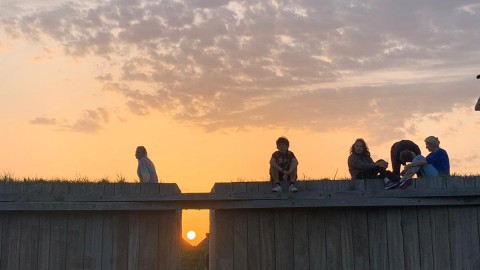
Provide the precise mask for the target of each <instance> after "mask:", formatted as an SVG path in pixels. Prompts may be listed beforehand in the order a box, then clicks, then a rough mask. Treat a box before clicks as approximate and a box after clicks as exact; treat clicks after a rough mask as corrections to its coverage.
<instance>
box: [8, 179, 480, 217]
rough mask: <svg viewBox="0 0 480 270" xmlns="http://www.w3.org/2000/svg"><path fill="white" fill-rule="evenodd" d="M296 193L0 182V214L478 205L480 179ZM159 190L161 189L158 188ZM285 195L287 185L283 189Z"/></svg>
mask: <svg viewBox="0 0 480 270" xmlns="http://www.w3.org/2000/svg"><path fill="white" fill-rule="evenodd" d="M297 186H298V188H299V190H300V192H298V193H288V192H284V193H272V192H271V190H270V189H271V184H270V183H268V182H242V183H217V184H215V186H214V188H213V192H212V193H180V190H179V189H178V187H177V186H176V184H160V185H158V184H127V183H119V184H111V183H98V184H97V183H93V184H92V183H85V184H68V183H22V182H19V183H16V182H11V183H10V182H5V183H0V211H43V210H48V211H127V210H135V211H141V210H181V209H248V208H252V209H253V208H310V207H315V208H316V207H370V206H372V207H374V206H378V207H383V206H442V205H443V206H449V205H479V204H480V178H477V177H451V178H430V179H428V178H425V179H418V180H416V181H415V182H414V184H413V185H412V186H410V187H408V188H407V189H405V190H398V189H396V190H384V189H383V181H382V180H378V179H375V180H373V179H372V180H354V181H329V180H321V181H300V182H298V183H297ZM159 187H160V188H159ZM285 190H286V186H285Z"/></svg>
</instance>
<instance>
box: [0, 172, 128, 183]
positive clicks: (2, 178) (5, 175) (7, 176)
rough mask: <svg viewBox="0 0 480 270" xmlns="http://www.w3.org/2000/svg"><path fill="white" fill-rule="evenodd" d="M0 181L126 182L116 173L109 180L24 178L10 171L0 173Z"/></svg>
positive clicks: (105, 178)
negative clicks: (114, 176) (113, 177)
mask: <svg viewBox="0 0 480 270" xmlns="http://www.w3.org/2000/svg"><path fill="white" fill-rule="evenodd" d="M0 182H49V183H51V182H57V183H126V182H127V179H126V178H125V177H124V176H122V175H118V174H117V176H116V178H115V179H113V180H111V179H110V178H109V177H103V178H100V179H94V180H92V179H89V178H88V177H86V176H82V175H77V176H76V177H75V178H73V179H66V178H42V177H37V176H36V177H33V178H30V177H24V178H17V177H15V176H14V175H13V174H11V173H3V175H0Z"/></svg>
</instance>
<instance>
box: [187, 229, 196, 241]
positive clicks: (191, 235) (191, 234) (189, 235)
mask: <svg viewBox="0 0 480 270" xmlns="http://www.w3.org/2000/svg"><path fill="white" fill-rule="evenodd" d="M187 238H188V240H195V238H197V233H196V232H195V231H188V232H187Z"/></svg>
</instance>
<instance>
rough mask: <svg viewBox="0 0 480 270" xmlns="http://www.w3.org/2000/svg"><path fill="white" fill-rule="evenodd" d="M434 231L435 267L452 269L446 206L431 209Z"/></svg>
mask: <svg viewBox="0 0 480 270" xmlns="http://www.w3.org/2000/svg"><path fill="white" fill-rule="evenodd" d="M430 211H431V214H432V215H431V218H432V223H431V224H432V233H433V237H432V238H433V242H432V245H433V256H434V262H435V264H434V269H451V268H450V267H451V258H450V241H449V231H448V210H447V208H446V207H439V208H438V207H436V208H433V209H430Z"/></svg>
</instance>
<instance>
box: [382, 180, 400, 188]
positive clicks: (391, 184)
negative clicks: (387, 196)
mask: <svg viewBox="0 0 480 270" xmlns="http://www.w3.org/2000/svg"><path fill="white" fill-rule="evenodd" d="M384 184H385V190H389V189H394V188H396V187H398V185H399V183H398V182H393V181H391V180H390V179H388V180H385V181H384Z"/></svg>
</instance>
